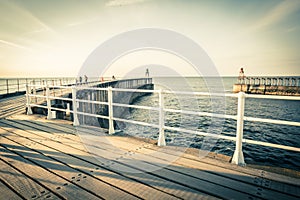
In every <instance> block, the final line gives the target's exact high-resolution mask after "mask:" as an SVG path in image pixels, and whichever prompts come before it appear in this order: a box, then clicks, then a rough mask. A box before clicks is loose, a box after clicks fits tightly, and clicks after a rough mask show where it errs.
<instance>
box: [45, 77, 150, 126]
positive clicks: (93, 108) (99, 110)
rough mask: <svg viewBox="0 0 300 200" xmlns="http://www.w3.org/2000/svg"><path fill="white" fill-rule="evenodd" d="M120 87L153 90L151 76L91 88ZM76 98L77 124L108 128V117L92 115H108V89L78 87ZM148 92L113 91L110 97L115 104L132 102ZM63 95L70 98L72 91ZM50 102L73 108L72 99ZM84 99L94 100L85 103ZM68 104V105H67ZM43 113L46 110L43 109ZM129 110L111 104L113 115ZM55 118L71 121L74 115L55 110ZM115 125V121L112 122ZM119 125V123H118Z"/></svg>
mask: <svg viewBox="0 0 300 200" xmlns="http://www.w3.org/2000/svg"><path fill="white" fill-rule="evenodd" d="M108 87H112V88H122V89H145V90H153V89H154V85H153V83H152V78H141V79H126V80H117V81H110V82H104V83H99V84H97V85H95V86H93V88H108ZM76 90H77V91H76V99H77V100H78V102H77V112H78V120H79V124H81V125H87V126H97V127H102V128H108V119H105V118H101V117H95V116H92V115H95V114H97V115H102V116H104V117H107V116H108V103H107V102H108V91H107V90H94V89H91V88H88V87H78V88H77V89H76ZM149 94H151V93H149V92H129V91H113V92H112V99H113V103H116V104H129V105H130V104H133V103H134V102H135V101H136V100H137V99H138V98H140V97H142V96H146V95H149ZM64 97H66V98H69V99H72V93H68V94H65V95H64ZM53 101H54V102H52V103H51V104H52V106H53V107H56V108H62V109H66V108H67V107H70V110H73V109H75V108H73V104H72V101H66V100H60V99H55V100H53ZM84 101H89V102H94V103H86V102H84ZM68 104H69V105H68ZM43 112H44V113H45V112H46V110H44V111H43ZM80 112H82V113H89V114H91V115H90V116H86V115H80ZM129 112H130V108H126V107H120V106H113V116H114V117H121V116H123V115H126V114H128V113H129ZM56 118H60V119H70V120H72V121H73V119H74V117H73V114H72V113H71V114H70V115H68V113H66V112H60V111H56ZM114 124H115V127H116V128H118V127H117V123H114ZM118 125H119V126H120V123H118Z"/></svg>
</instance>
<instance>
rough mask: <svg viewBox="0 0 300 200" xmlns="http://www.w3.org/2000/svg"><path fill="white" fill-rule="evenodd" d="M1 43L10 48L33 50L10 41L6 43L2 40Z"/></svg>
mask: <svg viewBox="0 0 300 200" xmlns="http://www.w3.org/2000/svg"><path fill="white" fill-rule="evenodd" d="M0 43H2V44H5V45H7V46H10V47H14V48H18V49H26V50H31V49H30V48H28V47H25V46H22V45H19V44H16V43H13V42H8V41H5V40H0Z"/></svg>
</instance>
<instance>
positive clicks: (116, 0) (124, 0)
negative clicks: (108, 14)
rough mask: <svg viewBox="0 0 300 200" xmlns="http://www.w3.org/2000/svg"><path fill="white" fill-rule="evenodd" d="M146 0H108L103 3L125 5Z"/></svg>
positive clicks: (111, 5) (109, 5)
mask: <svg viewBox="0 0 300 200" xmlns="http://www.w3.org/2000/svg"><path fill="white" fill-rule="evenodd" d="M145 1H147V0H110V1H108V2H107V3H106V4H105V5H106V6H108V7H115V6H127V5H132V4H138V3H143V2H145Z"/></svg>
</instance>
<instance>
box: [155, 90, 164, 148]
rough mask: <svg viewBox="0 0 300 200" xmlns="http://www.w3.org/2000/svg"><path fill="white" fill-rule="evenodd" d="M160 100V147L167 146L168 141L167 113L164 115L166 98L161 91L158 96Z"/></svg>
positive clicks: (158, 142) (158, 143)
mask: <svg viewBox="0 0 300 200" xmlns="http://www.w3.org/2000/svg"><path fill="white" fill-rule="evenodd" d="M158 98H159V136H158V141H157V145H158V146H166V139H165V128H164V126H165V113H164V97H163V93H162V90H159V94H158Z"/></svg>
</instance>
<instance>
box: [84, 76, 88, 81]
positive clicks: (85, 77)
mask: <svg viewBox="0 0 300 200" xmlns="http://www.w3.org/2000/svg"><path fill="white" fill-rule="evenodd" d="M84 82H86V83H87V82H88V77H87V76H86V75H84Z"/></svg>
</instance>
